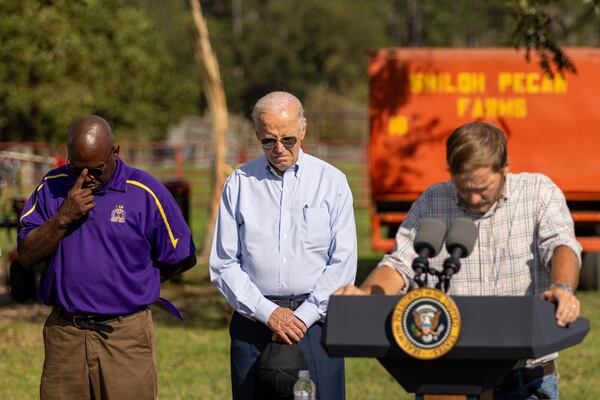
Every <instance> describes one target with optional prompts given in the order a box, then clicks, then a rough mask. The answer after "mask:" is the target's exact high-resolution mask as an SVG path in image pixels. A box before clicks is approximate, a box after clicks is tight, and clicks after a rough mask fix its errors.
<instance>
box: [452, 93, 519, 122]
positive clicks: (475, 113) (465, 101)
mask: <svg viewBox="0 0 600 400" xmlns="http://www.w3.org/2000/svg"><path fill="white" fill-rule="evenodd" d="M456 114H457V116H458V117H459V118H473V119H476V118H496V117H501V118H526V117H527V99H525V98H524V97H459V98H458V99H456Z"/></svg>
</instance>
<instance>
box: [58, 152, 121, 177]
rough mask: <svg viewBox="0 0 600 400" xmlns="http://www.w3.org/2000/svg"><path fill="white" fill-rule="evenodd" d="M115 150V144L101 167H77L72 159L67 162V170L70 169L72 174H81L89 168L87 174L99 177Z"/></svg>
mask: <svg viewBox="0 0 600 400" xmlns="http://www.w3.org/2000/svg"><path fill="white" fill-rule="evenodd" d="M114 151H115V147H114V146H113V148H112V149H110V153H108V157H106V161H104V164H102V166H101V167H76V166H74V165H73V164H72V163H71V161H69V162H68V163H67V170H69V172H71V173H72V174H75V175H81V171H83V170H84V169H86V168H87V174H88V175H89V176H93V177H94V178H99V177H101V176H102V174H103V173H104V168H106V164H108V160H109V159H110V156H111V154H112V153H113V152H114Z"/></svg>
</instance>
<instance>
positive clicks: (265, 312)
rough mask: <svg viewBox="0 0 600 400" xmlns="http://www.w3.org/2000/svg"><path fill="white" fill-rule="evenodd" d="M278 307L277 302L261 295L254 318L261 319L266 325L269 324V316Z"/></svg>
mask: <svg viewBox="0 0 600 400" xmlns="http://www.w3.org/2000/svg"><path fill="white" fill-rule="evenodd" d="M276 308H277V304H275V303H273V302H272V301H271V300H268V299H267V298H265V297H261V298H260V300H259V301H258V304H257V305H256V311H254V318H256V319H257V320H259V321H260V322H262V323H263V324H265V325H268V322H269V317H270V316H271V314H272V313H273V311H275V309H276Z"/></svg>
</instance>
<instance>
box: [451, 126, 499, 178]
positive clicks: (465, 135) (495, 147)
mask: <svg viewBox="0 0 600 400" xmlns="http://www.w3.org/2000/svg"><path fill="white" fill-rule="evenodd" d="M446 162H447V163H448V169H449V170H450V174H451V175H452V176H456V175H464V174H469V173H472V172H474V171H475V170H476V169H478V168H485V167H490V168H491V169H492V171H494V172H500V170H501V169H502V168H504V167H506V165H507V154H506V135H505V134H504V132H503V131H502V130H501V129H500V128H498V127H497V126H494V125H492V124H488V123H487V122H480V121H477V122H470V123H468V124H465V125H462V126H459V127H458V128H456V129H455V130H454V132H452V134H450V136H449V137H448V140H446Z"/></svg>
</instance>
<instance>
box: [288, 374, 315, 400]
mask: <svg viewBox="0 0 600 400" xmlns="http://www.w3.org/2000/svg"><path fill="white" fill-rule="evenodd" d="M316 396H317V387H316V386H315V383H314V382H313V381H311V380H310V372H309V371H307V370H302V371H299V372H298V380H297V381H296V383H294V400H315V399H316Z"/></svg>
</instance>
